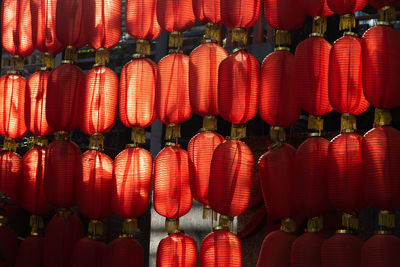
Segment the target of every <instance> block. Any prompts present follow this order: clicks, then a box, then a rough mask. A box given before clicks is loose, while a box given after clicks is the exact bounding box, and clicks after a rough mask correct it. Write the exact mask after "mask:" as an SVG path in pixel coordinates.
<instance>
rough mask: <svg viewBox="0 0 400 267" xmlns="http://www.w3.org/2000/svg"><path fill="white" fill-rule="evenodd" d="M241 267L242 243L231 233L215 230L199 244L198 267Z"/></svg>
mask: <svg viewBox="0 0 400 267" xmlns="http://www.w3.org/2000/svg"><path fill="white" fill-rule="evenodd" d="M216 266H218V267H241V266H242V243H241V242H240V239H239V238H238V237H237V236H236V235H235V234H233V233H231V232H229V231H226V230H217V231H214V232H212V233H211V234H209V235H207V236H206V237H205V238H204V239H203V241H202V242H201V246H200V267H216Z"/></svg>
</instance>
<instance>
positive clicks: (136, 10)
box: [125, 0, 161, 40]
mask: <svg viewBox="0 0 400 267" xmlns="http://www.w3.org/2000/svg"><path fill="white" fill-rule="evenodd" d="M156 8H157V1H156V0H151V1H149V0H139V1H137V0H126V1H125V26H126V31H127V32H128V33H129V34H130V35H131V36H133V37H134V38H136V39H146V40H155V39H157V38H158V36H160V34H161V27H160V25H159V24H158V21H157V14H156Z"/></svg>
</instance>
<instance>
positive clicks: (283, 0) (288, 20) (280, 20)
mask: <svg viewBox="0 0 400 267" xmlns="http://www.w3.org/2000/svg"><path fill="white" fill-rule="evenodd" d="M264 12H265V17H266V19H267V22H268V24H269V25H271V26H272V27H273V28H275V29H278V30H283V31H292V30H296V29H297V28H299V27H300V26H301V25H303V23H304V20H305V15H304V10H303V9H302V8H301V6H300V5H299V3H298V2H297V1H291V0H280V1H275V0H264Z"/></svg>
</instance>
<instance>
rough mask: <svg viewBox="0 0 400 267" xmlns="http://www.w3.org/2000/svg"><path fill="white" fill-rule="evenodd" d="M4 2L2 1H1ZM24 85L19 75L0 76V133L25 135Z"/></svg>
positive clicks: (15, 135) (13, 136)
mask: <svg viewBox="0 0 400 267" xmlns="http://www.w3.org/2000/svg"><path fill="white" fill-rule="evenodd" d="M3 3H4V2H3ZM25 87H26V81H25V79H24V78H23V77H22V76H21V75H17V74H7V75H4V76H2V77H1V78H0V119H1V121H0V134H1V135H2V136H4V137H10V138H13V139H19V138H22V137H24V136H25V134H26V133H27V131H28V130H27V128H26V125H25V104H24V103H25Z"/></svg>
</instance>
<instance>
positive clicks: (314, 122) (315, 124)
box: [308, 115, 324, 136]
mask: <svg viewBox="0 0 400 267" xmlns="http://www.w3.org/2000/svg"><path fill="white" fill-rule="evenodd" d="M308 129H309V130H314V131H317V132H318V136H321V132H322V130H323V129H324V120H323V119H322V118H321V117H318V116H313V115H310V116H309V117H308Z"/></svg>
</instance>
